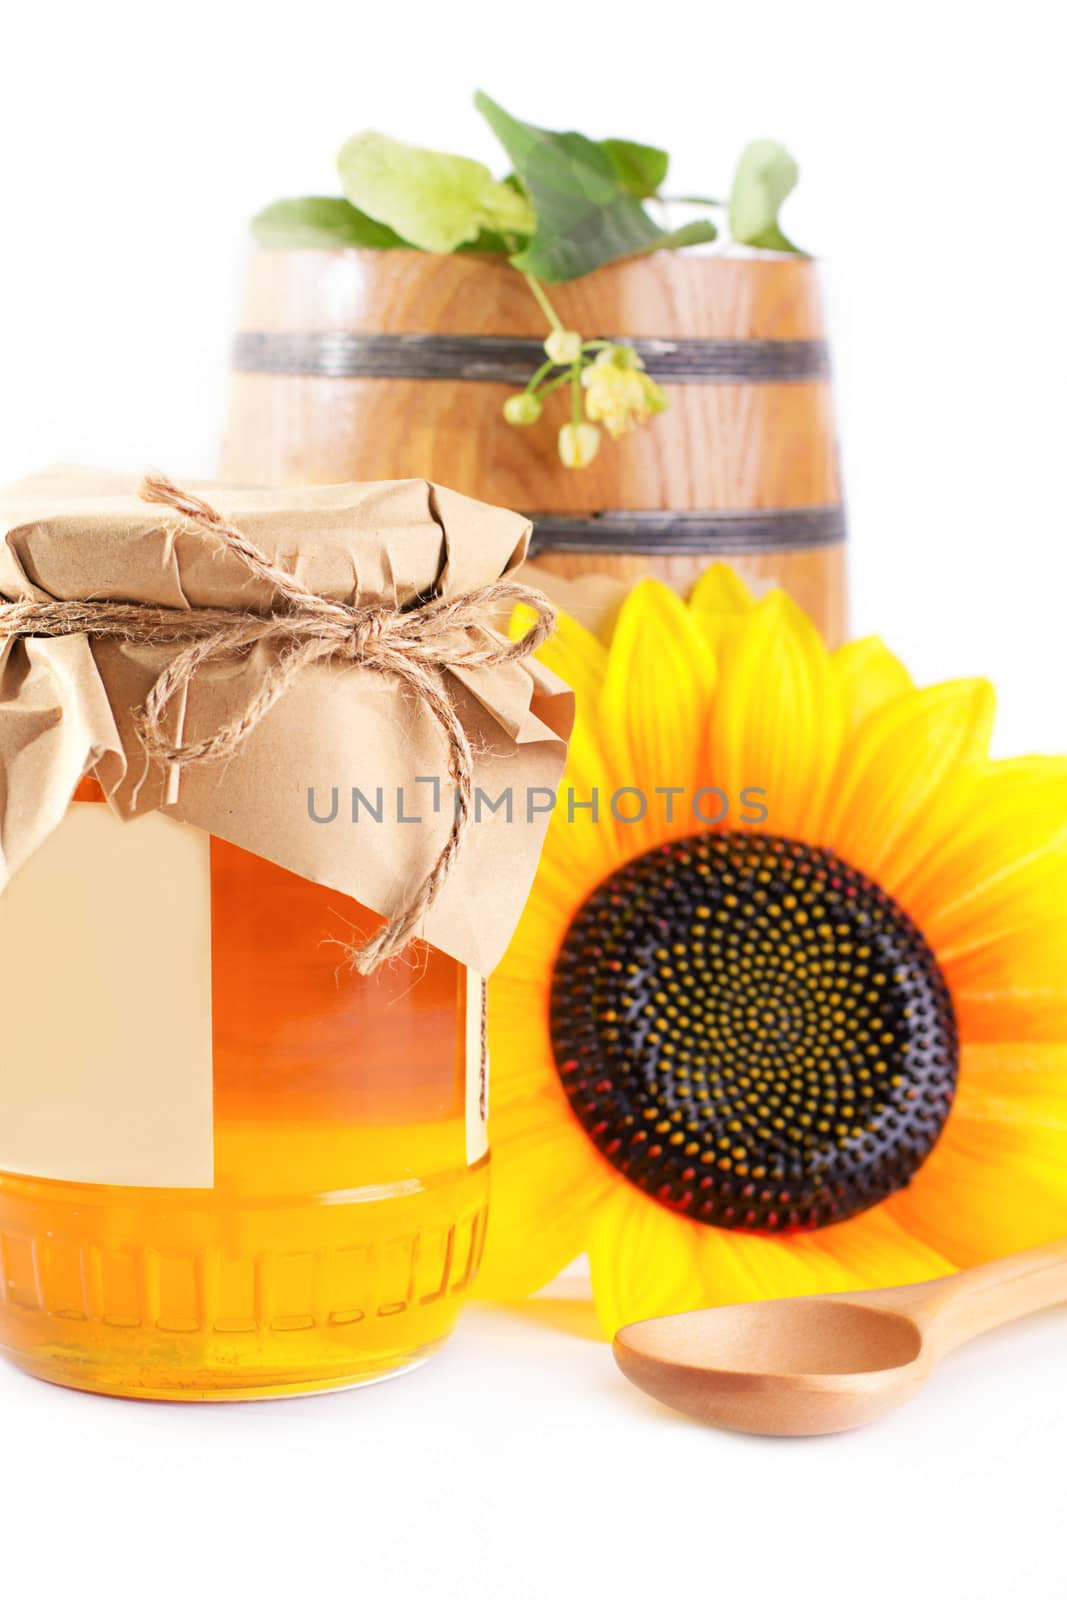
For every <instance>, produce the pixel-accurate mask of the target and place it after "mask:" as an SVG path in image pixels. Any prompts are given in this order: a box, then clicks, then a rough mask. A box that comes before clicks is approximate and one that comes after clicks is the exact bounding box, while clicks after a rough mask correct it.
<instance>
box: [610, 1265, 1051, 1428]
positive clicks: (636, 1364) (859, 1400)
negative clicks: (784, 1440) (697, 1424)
mask: <svg viewBox="0 0 1067 1600" xmlns="http://www.w3.org/2000/svg"><path fill="white" fill-rule="evenodd" d="M1063 1301H1067V1239H1064V1240H1060V1241H1059V1243H1057V1244H1050V1245H1045V1246H1042V1247H1041V1248H1039V1249H1037V1250H1027V1251H1025V1252H1024V1253H1023V1254H1021V1255H1015V1256H1006V1257H1004V1259H1003V1260H1000V1261H991V1262H989V1263H987V1264H986V1265H985V1266H981V1267H972V1268H971V1269H970V1271H967V1272H959V1273H956V1274H955V1275H954V1276H953V1277H950V1278H935V1279H934V1280H933V1281H932V1282H929V1283H916V1284H907V1285H905V1286H902V1287H900V1288H897V1289H873V1290H868V1291H866V1292H865V1293H861V1294H824V1295H809V1296H807V1297H804V1298H800V1299H794V1300H763V1301H757V1302H754V1303H753V1304H750V1305H739V1306H720V1307H718V1308H716V1309H713V1310H708V1311H686V1312H683V1313H681V1314H680V1315H679V1316H674V1317H654V1318H652V1319H651V1320H650V1321H648V1322H633V1323H631V1324H630V1325H629V1326H628V1327H625V1328H621V1329H620V1330H619V1332H618V1333H617V1334H616V1336H615V1346H614V1349H615V1360H616V1361H617V1362H618V1364H619V1366H620V1367H621V1369H622V1371H623V1372H624V1373H625V1374H626V1376H627V1377H628V1378H629V1379H630V1381H631V1383H635V1384H636V1385H637V1387H638V1388H639V1389H643V1390H644V1391H645V1393H646V1394H650V1395H653V1396H654V1397H655V1399H657V1400H662V1401H663V1402H664V1404H665V1405H668V1406H673V1407H674V1408H675V1410H677V1411H685V1412H687V1413H688V1414H689V1415H690V1416H692V1417H697V1418H699V1420H700V1421H701V1422H711V1423H715V1424H717V1425H718V1426H719V1427H721V1428H736V1429H740V1430H741V1431H742V1432H745V1433H771V1434H788V1435H793V1434H812V1433H838V1432H841V1431H842V1430H844V1429H845V1428H856V1427H858V1426H859V1425H860V1424H861V1423H864V1422H872V1421H873V1420H874V1418H875V1417H880V1416H881V1415H882V1414H883V1412H886V1411H890V1410H892V1408H893V1407H894V1406H898V1405H900V1404H901V1402H902V1401H904V1400H909V1399H910V1398H911V1396H912V1395H913V1394H914V1393H915V1391H916V1390H917V1389H918V1388H919V1386H920V1385H921V1384H922V1383H924V1382H925V1381H926V1379H927V1378H928V1377H929V1375H930V1373H931V1372H932V1371H933V1369H934V1367H935V1366H936V1365H937V1362H938V1361H939V1360H940V1359H941V1357H942V1356H943V1355H945V1354H946V1353H947V1352H948V1351H949V1350H954V1349H955V1348H956V1346H957V1345H961V1344H965V1343H966V1342H967V1340H968V1339H973V1338H975V1337H976V1336H977V1335H978V1334H980V1333H985V1332H986V1331H987V1330H988V1329H990V1328H996V1327H999V1326H1000V1324H1001V1323H1004V1322H1013V1321H1015V1319H1016V1318H1017V1317H1025V1316H1029V1315H1030V1313H1031V1312H1033V1311H1041V1310H1043V1309H1044V1308H1045V1307H1047V1306H1053V1305H1058V1304H1060V1303H1061V1302H1063Z"/></svg>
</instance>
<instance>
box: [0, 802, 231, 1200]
mask: <svg viewBox="0 0 1067 1600" xmlns="http://www.w3.org/2000/svg"><path fill="white" fill-rule="evenodd" d="M209 849H210V840H209V837H208V835H207V834H206V833H203V832H201V831H200V830H199V829H197V828H192V827H187V826H185V825H184V824H182V823H179V822H173V821H171V820H169V819H168V818H166V817H161V816H158V815H149V816H146V817H144V818H142V819H140V820H138V821H136V822H121V821H120V820H119V819H118V818H117V817H115V816H113V815H112V813H111V812H110V811H109V809H108V807H107V806H106V805H103V804H97V803H92V802H77V803H75V804H74V805H72V806H71V808H70V811H69V813H68V814H67V816H66V818H65V820H64V821H63V822H62V823H61V825H60V826H59V828H58V829H57V830H56V832H55V833H54V834H52V835H51V837H50V838H49V839H47V840H46V841H45V843H44V845H43V846H42V847H41V848H40V849H39V850H38V851H37V852H36V854H34V855H33V856H32V857H31V858H30V860H29V861H28V862H27V863H26V864H25V866H23V867H22V868H21V870H20V871H19V872H18V873H16V875H15V877H14V879H13V880H12V882H11V883H10V884H9V885H8V887H7V889H6V890H5V891H4V892H3V894H0V1005H2V1014H3V1019H4V1021H3V1030H2V1034H0V1170H5V1171H7V1172H18V1173H29V1174H34V1175H36V1176H38V1177H43V1178H60V1179H65V1180H67V1181H69V1182H78V1183H106V1184H120V1185H121V1184H131V1185H137V1186H147V1187H153V1188H194V1189H203V1188H210V1187H211V1184H212V1177H213V1161H212V1086H211V1056H212V1044H211V877H210V858H209Z"/></svg>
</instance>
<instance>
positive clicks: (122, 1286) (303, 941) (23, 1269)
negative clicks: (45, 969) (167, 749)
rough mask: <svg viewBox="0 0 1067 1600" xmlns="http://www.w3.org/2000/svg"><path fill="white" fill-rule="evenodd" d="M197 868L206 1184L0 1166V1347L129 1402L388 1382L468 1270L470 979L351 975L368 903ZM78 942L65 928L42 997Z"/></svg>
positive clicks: (243, 861)
mask: <svg viewBox="0 0 1067 1600" xmlns="http://www.w3.org/2000/svg"><path fill="white" fill-rule="evenodd" d="M81 793H83V794H85V790H84V788H83V790H82V791H81ZM78 803H81V802H78ZM210 885H211V911H210V922H211V952H210V960H211V1001H212V1022H211V1034H212V1044H213V1056H212V1061H213V1064H212V1072H213V1086H214V1182H213V1186H212V1187H211V1188H199V1189H173V1188H140V1187H139V1188H118V1187H111V1186H108V1185H105V1184H95V1183H70V1182H60V1181H57V1180H55V1179H43V1178H34V1177H27V1176H22V1175H15V1174H11V1173H0V1251H2V1260H0V1349H2V1350H3V1351H4V1353H5V1354H6V1355H7V1356H8V1357H9V1358H11V1359H13V1360H14V1361H15V1362H17V1363H18V1364H19V1365H20V1366H22V1367H23V1368H25V1369H26V1370H27V1371H30V1372H32V1373H35V1374H36V1375H37V1376H39V1377H42V1378H46V1379H50V1380H53V1381H55V1382H59V1383H64V1384H68V1385H73V1386H75V1387H79V1388H85V1389H92V1390H96V1391H99V1392H102V1393H106V1394H117V1395H131V1396H135V1397H141V1398H166V1399H190V1400H196V1399H218V1400H221V1399H241V1398H254V1397H257V1396H270V1395H286V1394H299V1393H304V1392H309V1391H313V1390H318V1389H330V1388H336V1387H341V1386H345V1385H348V1384H353V1383H359V1382H366V1381H370V1380H373V1379H376V1378H380V1377H385V1376H387V1375H389V1374H390V1373H393V1372H395V1371H398V1370H401V1369H403V1368H404V1367H407V1366H410V1365H411V1364H413V1363H415V1362H417V1361H419V1360H420V1359H421V1358H422V1357H423V1356H425V1355H426V1354H427V1353H428V1352H429V1351H430V1350H432V1348H433V1347H434V1346H435V1345H436V1344H437V1343H438V1342H439V1341H440V1340H441V1339H442V1338H444V1336H445V1335H446V1334H447V1333H448V1332H449V1330H450V1328H451V1327H452V1324H453V1322H454V1320H455V1318H456V1315H457V1313H458V1311H459V1308H460V1305H461V1303H462V1301H463V1298H464V1294H465V1292H466V1291H467V1290H468V1289H469V1287H470V1286H471V1283H472V1281H473V1278H474V1275H475V1273H476V1271H477V1266H478V1259H479V1255H480V1252H481V1246H482V1239H483V1235H484V1225H485V1208H486V1200H487V1189H488V1158H487V1156H486V1154H485V1152H484V1147H483V1145H482V1142H481V1140H480V1138H478V1137H477V1136H475V1137H474V1138H472V1124H473V1126H474V1128H475V1130H476V1134H477V1129H478V1127H479V1115H478V1109H477V1107H475V1108H472V1107H471V1105H470V1103H469V1102H470V1098H471V1096H472V1095H473V1096H475V1097H476V1098H477V1097H478V1096H479V1095H480V1094H481V1093H482V1090H481V1088H480V1086H479V1073H480V1071H481V1068H482V1063H481V1062H480V1060H479V1061H478V1062H475V1063H473V1064H472V1062H471V1061H470V1060H469V1059H468V1058H469V1054H470V1051H469V1049H468V1044H467V1041H468V1038H470V1037H472V1036H473V1037H474V1038H477V1037H478V1033H479V1029H478V1027H477V1026H475V1027H474V1029H473V1030H472V1029H471V1028H470V1026H469V1025H468V1024H469V1020H470V1019H469V1016H468V1012H469V1009H470V1007H471V1006H473V1005H477V1006H478V1007H479V1008H480V1005H481V992H480V985H477V984H472V982H471V981H470V979H469V977H468V974H467V972H466V970H465V969H464V968H463V967H462V966H461V965H460V964H459V963H457V962H456V961H454V960H453V959H451V958H450V957H448V956H446V955H443V954H441V953H440V952H438V951H436V950H434V949H432V948H430V947H427V946H421V947H419V948H418V953H417V955H416V956H415V957H414V958H413V959H412V960H410V961H408V960H405V961H402V962H398V963H393V964H391V965H389V966H387V967H385V968H383V969H381V970H379V972H378V973H376V974H375V975H374V976H373V977H370V978H362V977H359V976H357V975H356V974H354V973H352V972H350V971H348V970H347V969H346V966H345V962H344V942H345V941H346V940H348V939H350V938H351V937H353V936H354V935H357V934H358V933H360V932H363V933H365V932H366V931H368V930H369V929H370V928H371V926H372V925H373V920H374V919H373V917H372V916H371V914H370V913H366V912H363V911H361V909H360V908H359V907H358V906H356V904H355V903H354V902H353V901H352V900H350V899H347V898H346V897H345V896H343V895H340V894H336V893H334V892H333V891H331V890H328V889H325V888H323V887H321V886H319V885H316V884H313V883H310V882H308V881H307V880H305V879H303V878H300V877H298V876H297V875H295V874H294V873H291V872H288V871H286V870H284V869H283V868H281V867H278V866H274V865H272V864H271V863H269V862H266V861H264V860H262V859H260V858H259V857H258V856H255V855H252V854H250V853H249V852H247V851H245V850H241V849H238V848H237V847H236V846H233V845H230V844H227V843H224V842H222V841H220V840H218V839H213V840H212V841H211V859H210ZM130 937H131V938H145V937H151V929H150V927H149V928H143V927H132V928H131V929H130ZM78 959H79V953H78V951H77V950H76V949H67V948H64V947H63V946H62V943H61V941H59V940H57V971H56V994H57V1003H61V998H62V981H63V980H62V962H64V961H76V960H78ZM145 1048H146V1049H150V1048H151V1041H150V1040H147V1039H146V1043H145ZM472 1111H473V1116H472Z"/></svg>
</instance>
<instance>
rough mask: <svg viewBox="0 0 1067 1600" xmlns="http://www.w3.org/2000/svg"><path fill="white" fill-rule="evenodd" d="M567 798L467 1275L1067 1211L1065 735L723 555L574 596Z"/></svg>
mask: <svg viewBox="0 0 1067 1600" xmlns="http://www.w3.org/2000/svg"><path fill="white" fill-rule="evenodd" d="M544 658H545V660H546V663H547V664H548V665H549V666H551V667H553V668H555V669H556V670H557V671H558V672H559V673H560V674H561V675H562V676H563V677H565V678H567V679H568V680H569V681H570V682H571V684H572V685H573V686H574V687H575V689H576V691H577V698H578V706H579V712H578V721H577V726H576V728H575V732H574V737H573V740H572V745H571V755H570V761H569V767H568V772H567V775H566V778H565V780H564V787H563V790H562V792H561V799H560V801H559V803H558V805H557V810H556V814H555V816H554V817H553V821H552V825H551V827H550V829H549V834H548V840H547V843H546V847H545V851H544V855H543V858H542V863H541V866H540V868H539V872H538V876H537V879H536V882H535V885H534V888H533V892H532V895H531V898H530V901H529V904H528V906H527V909H526V912H525V914H524V916H523V919H522V922H521V924H520V927H519V930H518V932H517V934H516V937H515V939H514V941H513V943H512V945H511V948H510V950H509V952H508V954H507V956H506V958H505V960H504V962H503V964H502V966H501V968H500V969H499V970H498V972H497V974H496V975H495V977H494V979H493V983H492V1000H491V1008H490V1010H491V1050H492V1071H493V1095H492V1110H491V1135H492V1143H493V1152H494V1177H493V1205H492V1216H491V1222H490V1228H489V1237H488V1243H487V1251H486V1258H485V1265H484V1269H483V1276H482V1279H481V1284H480V1290H481V1292H482V1293H483V1294H487V1295H489V1296H491V1297H494V1298H503V1299H515V1298H519V1297H522V1296H525V1295H526V1294H529V1293H531V1292H532V1291H534V1290H536V1289H538V1288H539V1287H541V1286H542V1285H544V1284H545V1283H547V1282H548V1281H549V1280H550V1279H552V1278H553V1277H554V1276H555V1275H556V1274H557V1272H559V1270H560V1269H561V1268H562V1267H564V1266H565V1265H567V1264H568V1263H569V1262H571V1261H572V1260H574V1259H575V1258H576V1257H577V1256H579V1255H580V1254H581V1253H582V1252H586V1253H587V1254H588V1258H589V1263H590V1268H591V1274H592V1284H593V1294H594V1299H595V1303H596V1308H597V1312H598V1314H599V1317H600V1320H601V1322H602V1323H603V1325H604V1327H605V1329H606V1330H607V1331H608V1332H609V1333H610V1332H612V1331H614V1329H615V1328H617V1327H618V1326H619V1325H620V1324H621V1323H623V1322H627V1321H631V1320H635V1319H639V1318H642V1317H646V1316H654V1315H657V1314H661V1313H667V1312H673V1311H683V1310H688V1309H691V1308H693V1307H697V1306H701V1305H712V1304H721V1303H730V1302H738V1301H743V1300H748V1299H754V1298H763V1297H775V1296H779V1295H791V1294H804V1293H815V1292H833V1291H842V1290H854V1289H858V1288H873V1287H879V1286H885V1285H888V1284H892V1283H900V1282H907V1281H916V1280H920V1279H924V1278H930V1277H935V1276H939V1275H941V1274H943V1273H947V1272H951V1271H953V1270H955V1269H957V1268H960V1267H964V1266H969V1265H972V1264H974V1263H977V1262H980V1261H982V1260H984V1259H987V1258H989V1257H991V1256H994V1255H997V1254H1000V1253H1002V1252H1006V1251H1010V1250H1014V1249H1021V1248H1024V1247H1026V1246H1029V1245H1032V1244H1035V1243H1037V1242H1040V1241H1042V1240H1045V1239H1048V1238H1050V1237H1052V1236H1053V1235H1055V1234H1058V1233H1064V1232H1067V760H1061V759H1054V758H1040V757H1032V758H1026V759H1019V760H993V759H991V758H990V756H989V754H988V741H989V736H990V731H991V724H992V718H993V704H994V703H993V693H992V690H991V688H990V686H989V685H988V684H987V683H985V682H984V681H982V680H976V679H965V680H960V681H955V682H950V683H942V684H938V685H935V686H934V687H931V688H917V687H915V686H914V684H913V683H912V681H911V679H910V677H909V675H908V673H907V672H906V670H905V668H904V667H903V666H902V665H901V663H900V662H899V661H898V660H897V659H896V658H895V657H894V656H893V655H892V654H891V653H890V651H889V650H888V649H887V648H886V647H885V646H884V645H883V644H882V643H881V642H880V641H879V640H877V639H866V640H862V641H859V642H856V643H852V644H848V645H846V646H844V647H843V648H842V649H839V650H837V651H835V652H833V653H831V652H829V651H828V650H827V649H826V647H825V645H824V644H823V643H822V641H821V639H820V638H819V636H818V634H817V632H816V630H815V629H814V627H813V625H812V624H811V623H810V622H809V620H808V619H807V617H806V616H805V615H804V614H803V613H802V612H801V611H800V610H798V609H797V607H796V606H795V605H794V604H793V603H792V602H791V601H790V600H789V599H788V598H787V597H786V596H785V595H784V594H782V593H781V592H779V591H774V592H772V593H770V594H769V595H767V596H765V597H764V598H762V599H761V600H759V601H756V600H754V599H753V598H752V596H751V595H750V594H749V592H748V591H747V590H746V589H745V588H744V587H743V586H742V585H741V583H740V581H739V580H738V579H737V578H736V577H735V576H734V575H733V574H732V573H731V572H730V570H729V569H728V568H725V567H715V568H712V569H711V571H710V572H709V573H708V574H707V575H706V576H705V577H704V578H703V579H702V580H701V582H700V584H699V585H698V586H697V588H696V590H695V592H694V593H693V595H692V596H691V598H690V600H689V602H688V603H686V602H683V601H682V600H681V599H679V598H678V597H677V596H676V595H675V594H674V593H672V592H671V591H670V590H668V589H667V588H665V587H663V586H662V585H660V584H658V583H655V582H645V583H642V584H640V585H639V586H638V587H637V588H636V589H635V590H633V591H632V592H631V593H630V594H629V596H628V597H627V599H626V600H625V603H624V604H623V607H622V609H621V612H620V614H619V616H618V620H617V622H616V625H615V627H614V630H613V632H612V634H611V637H610V639H609V640H608V641H607V642H604V641H602V640H601V638H599V637H597V636H596V635H595V634H593V633H590V632H588V631H587V630H586V629H584V628H583V627H581V626H579V625H578V624H577V623H576V622H575V621H573V620H572V619H570V618H568V617H566V616H564V617H563V618H562V619H561V623H560V627H559V630H558V633H557V636H556V638H555V639H554V640H553V641H552V642H551V643H550V645H549V646H548V647H547V649H546V650H545V652H544Z"/></svg>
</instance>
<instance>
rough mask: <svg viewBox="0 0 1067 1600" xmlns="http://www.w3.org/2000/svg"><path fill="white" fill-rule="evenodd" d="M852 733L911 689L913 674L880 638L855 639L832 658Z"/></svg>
mask: <svg viewBox="0 0 1067 1600" xmlns="http://www.w3.org/2000/svg"><path fill="white" fill-rule="evenodd" d="M830 665H831V669H832V671H833V674H834V677H835V679H836V680H837V682H838V684H839V686H840V689H841V698H842V701H843V703H844V708H845V721H846V724H847V726H848V728H849V729H850V730H851V729H853V728H857V727H858V726H859V724H860V723H861V722H862V721H863V720H864V718H865V717H868V716H870V714H871V712H872V711H877V710H878V708H879V706H883V705H885V703H886V701H887V700H893V699H895V698H896V696H897V695H900V694H905V693H906V692H907V691H908V690H909V689H910V688H912V681H911V674H910V673H909V672H908V669H907V667H906V666H905V665H904V663H903V662H902V661H898V659H897V657H896V656H895V655H894V654H893V652H892V651H891V650H890V649H889V648H888V647H887V646H886V645H884V644H883V643H882V641H881V639H876V638H869V639H855V640H853V641H852V643H851V644H845V645H842V646H841V648H840V649H839V650H835V651H834V653H833V655H832V656H831V658H830Z"/></svg>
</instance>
